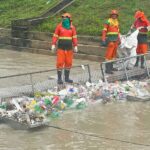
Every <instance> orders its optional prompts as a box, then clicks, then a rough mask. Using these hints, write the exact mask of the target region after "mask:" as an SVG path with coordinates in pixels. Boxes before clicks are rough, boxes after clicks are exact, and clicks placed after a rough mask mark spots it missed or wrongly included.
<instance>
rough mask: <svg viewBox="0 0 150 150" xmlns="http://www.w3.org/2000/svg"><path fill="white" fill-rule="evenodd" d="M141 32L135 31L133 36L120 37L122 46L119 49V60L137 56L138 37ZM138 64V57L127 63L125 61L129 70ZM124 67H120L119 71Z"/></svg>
mask: <svg viewBox="0 0 150 150" xmlns="http://www.w3.org/2000/svg"><path fill="white" fill-rule="evenodd" d="M138 33H139V30H136V31H134V32H133V33H132V34H131V35H129V36H127V35H120V39H121V44H120V46H119V48H118V56H119V58H125V57H131V56H136V55H137V53H136V49H137V44H138V40H137V36H138ZM135 63H136V57H134V58H131V59H129V60H127V61H125V66H126V68H128V69H131V68H133V67H134V65H135ZM122 68H123V66H119V67H118V69H119V70H121V69H122Z"/></svg>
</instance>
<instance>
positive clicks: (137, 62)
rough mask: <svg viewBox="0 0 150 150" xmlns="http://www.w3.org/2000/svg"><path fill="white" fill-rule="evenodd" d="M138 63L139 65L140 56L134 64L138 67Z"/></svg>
mask: <svg viewBox="0 0 150 150" xmlns="http://www.w3.org/2000/svg"><path fill="white" fill-rule="evenodd" d="M138 65H139V56H137V58H136V63H135V65H134V67H138Z"/></svg>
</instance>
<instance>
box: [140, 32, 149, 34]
mask: <svg viewBox="0 0 150 150" xmlns="http://www.w3.org/2000/svg"><path fill="white" fill-rule="evenodd" d="M139 34H148V33H147V32H139Z"/></svg>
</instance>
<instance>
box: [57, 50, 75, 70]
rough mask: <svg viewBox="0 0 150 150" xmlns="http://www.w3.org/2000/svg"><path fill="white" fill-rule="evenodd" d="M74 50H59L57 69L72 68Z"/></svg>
mask: <svg viewBox="0 0 150 150" xmlns="http://www.w3.org/2000/svg"><path fill="white" fill-rule="evenodd" d="M72 60H73V51H72V50H62V49H58V50H57V63H56V67H57V69H63V68H65V69H70V68H71V67H72Z"/></svg>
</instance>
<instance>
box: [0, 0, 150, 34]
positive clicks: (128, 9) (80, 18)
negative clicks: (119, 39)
mask: <svg viewBox="0 0 150 150" xmlns="http://www.w3.org/2000/svg"><path fill="white" fill-rule="evenodd" d="M48 1H49V3H48V4H47V2H48ZM59 1H60V0H0V18H1V19H0V27H10V24H11V20H13V19H19V18H30V17H35V16H38V15H40V14H42V13H43V12H45V11H46V10H47V9H48V8H51V7H52V6H54V5H56V4H57V3H58V2H59ZM149 8H150V2H149V0H115V1H114V0H76V1H75V2H74V3H73V4H72V5H71V6H70V7H68V8H66V9H65V10H64V11H67V12H70V13H71V14H72V16H73V24H74V25H75V26H76V28H77V33H78V34H80V35H93V36H99V35H100V33H101V30H102V28H103V22H104V21H105V19H107V18H108V17H109V13H110V11H111V10H112V9H117V10H119V21H120V29H121V33H122V34H123V33H127V32H128V30H129V28H130V26H131V24H132V23H133V21H134V18H133V16H134V12H135V10H137V9H142V10H143V11H144V12H145V14H146V15H147V17H148V18H149V19H150V12H149ZM60 16H61V13H60V14H58V15H57V16H55V17H49V19H47V20H46V21H45V22H44V23H42V24H40V25H39V26H37V27H35V28H34V29H33V30H37V31H44V32H54V29H55V27H56V25H57V24H58V23H59V22H60V21H61V17H60Z"/></svg>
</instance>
